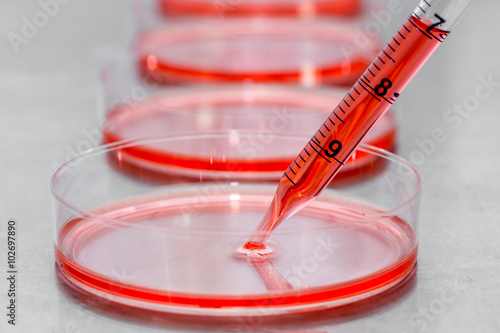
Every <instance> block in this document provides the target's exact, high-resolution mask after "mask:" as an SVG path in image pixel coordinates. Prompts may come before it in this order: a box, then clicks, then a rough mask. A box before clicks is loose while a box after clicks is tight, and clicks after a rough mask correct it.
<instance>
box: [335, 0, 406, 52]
mask: <svg viewBox="0 0 500 333" xmlns="http://www.w3.org/2000/svg"><path fill="white" fill-rule="evenodd" d="M402 11H403V6H402V5H401V0H389V1H387V7H386V8H384V9H381V10H378V11H376V10H373V9H372V10H371V11H370V13H369V14H370V15H369V17H370V18H369V19H367V20H366V21H365V22H364V23H362V24H361V25H360V26H358V27H356V28H355V29H354V30H355V32H354V39H353V42H354V44H353V45H351V44H347V43H341V44H340V49H341V51H342V53H343V55H344V57H346V58H348V59H349V58H352V56H353V54H356V53H359V52H360V51H361V50H367V49H371V45H373V39H374V38H379V37H380V34H381V33H382V31H383V29H384V28H386V27H388V26H389V24H390V23H391V22H392V20H393V18H394V16H396V17H398V16H397V15H398V14H400V13H401V12H402ZM398 18H399V17H398Z"/></svg>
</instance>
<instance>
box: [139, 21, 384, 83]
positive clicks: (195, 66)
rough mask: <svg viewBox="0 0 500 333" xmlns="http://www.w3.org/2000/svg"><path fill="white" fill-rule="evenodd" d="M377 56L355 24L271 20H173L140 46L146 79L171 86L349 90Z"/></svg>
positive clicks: (146, 35) (376, 46)
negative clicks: (231, 84) (289, 85)
mask: <svg viewBox="0 0 500 333" xmlns="http://www.w3.org/2000/svg"><path fill="white" fill-rule="evenodd" d="M379 50H380V42H379V40H378V38H376V37H375V38H366V36H365V35H364V34H363V32H362V31H361V30H360V29H359V28H358V27H357V25H356V22H351V21H348V20H325V19H315V20H299V19H289V18H271V17H259V18H224V20H220V19H184V20H173V21H171V22H170V23H166V24H162V25H160V26H158V27H156V28H152V29H149V30H144V31H143V32H141V33H140V34H139V36H138V38H137V42H136V45H135V53H136V55H137V57H138V59H139V60H138V62H139V68H140V69H141V70H142V72H143V74H144V75H145V76H148V77H150V78H152V79H154V80H157V81H158V82H162V83H169V84H180V83H228V82H254V83H293V84H300V85H305V86H313V85H319V84H329V85H351V84H353V83H354V82H355V80H357V79H358V78H359V77H360V75H361V74H362V73H363V71H364V70H365V69H366V67H368V65H369V64H370V63H371V61H372V60H373V58H374V57H375V56H376V54H377V53H378V51H379Z"/></svg>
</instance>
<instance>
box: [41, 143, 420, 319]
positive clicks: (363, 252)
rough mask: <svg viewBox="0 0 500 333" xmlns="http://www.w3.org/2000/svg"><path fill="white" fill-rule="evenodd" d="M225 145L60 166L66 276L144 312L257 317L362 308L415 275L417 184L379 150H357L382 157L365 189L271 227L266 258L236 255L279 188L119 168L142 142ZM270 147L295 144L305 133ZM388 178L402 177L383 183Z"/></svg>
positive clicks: (225, 177)
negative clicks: (153, 148)
mask: <svg viewBox="0 0 500 333" xmlns="http://www.w3.org/2000/svg"><path fill="white" fill-rule="evenodd" d="M246 137H247V138H252V137H253V138H255V137H256V134H247V135H246ZM231 139H232V137H231V135H229V134H210V135H193V136H185V137H170V138H163V139H157V140H155V141H154V142H151V141H150V142H129V143H123V142H122V143H116V144H112V145H107V146H104V147H100V148H96V149H95V150H93V151H90V152H87V153H84V154H83V155H82V156H80V157H77V158H76V159H73V160H72V161H70V162H68V163H67V164H65V165H63V166H62V167H61V168H60V169H59V170H58V171H56V173H55V174H54V176H53V178H52V182H51V186H52V191H53V194H54V196H55V199H56V200H55V202H56V239H55V251H56V260H57V263H58V266H59V267H60V270H61V272H62V274H63V275H64V276H65V279H66V281H67V282H68V283H70V284H71V285H73V286H76V287H77V288H80V289H81V290H84V291H85V292H87V293H91V294H93V295H95V296H97V297H105V298H106V299H108V300H112V301H114V302H118V303H121V304H125V305H129V306H135V307H140V308H143V309H147V310H155V311H164V312H169V313H182V314H194V315H202V316H232V315H235V316H239V315H250V316H251V315H259V316H260V315H264V316H265V315H276V314H293V313H304V312H307V311H315V310H318V309H326V308H333V307H338V306H341V305H345V304H349V303H354V302H358V301H360V300H363V299H366V298H368V297H373V296H374V295H377V294H380V293H382V292H384V291H386V290H388V289H391V288H393V287H395V286H396V285H398V283H399V282H401V281H403V280H404V279H405V277H406V276H407V275H408V274H409V273H410V272H411V271H412V269H413V267H414V265H415V263H416V258H417V233H416V230H417V223H418V204H419V196H420V191H421V180H420V177H419V175H418V173H417V172H416V171H415V170H414V169H413V168H412V167H411V166H410V165H408V164H407V163H406V162H405V161H403V160H401V159H400V158H398V157H397V156H395V155H392V154H390V153H388V152H385V151H383V150H379V149H376V148H373V147H369V146H362V147H361V148H359V151H360V152H362V153H364V154H370V155H375V156H376V158H379V159H383V160H384V161H385V163H383V165H384V167H383V168H382V169H380V168H377V169H375V168H374V169H369V168H365V169H364V170H363V174H360V175H359V176H360V177H361V178H362V179H363V181H362V182H356V183H352V184H343V185H339V186H337V187H336V188H333V187H329V188H327V189H326V190H325V191H324V192H323V193H322V194H321V195H320V196H319V197H318V199H317V200H315V201H314V202H313V203H312V204H311V205H310V206H308V207H307V208H306V209H304V210H302V211H301V212H299V213H297V214H296V215H295V216H293V217H292V218H290V219H289V220H287V221H285V222H284V223H283V224H281V225H280V226H279V228H278V229H277V230H276V231H275V232H274V233H273V235H272V236H271V238H270V240H269V243H268V245H269V246H270V247H271V248H272V249H273V256H269V257H266V258H263V259H262V260H259V259H255V258H252V259H248V260H247V259H244V258H242V257H241V256H239V255H238V249H239V248H240V247H241V245H242V244H244V243H245V241H246V240H247V239H248V237H249V235H250V234H251V233H252V232H253V230H254V229H255V227H256V225H257V224H258V223H259V222H260V219H261V217H262V216H263V214H264V212H265V210H266V209H267V207H268V205H269V204H270V202H271V199H272V197H273V195H274V192H275V190H276V182H275V181H274V182H273V181H262V180H259V179H257V178H255V179H251V178H247V179H242V178H241V177H240V175H239V174H238V168H237V167H236V169H235V171H234V172H225V171H222V172H221V171H220V170H219V169H213V170H210V169H208V170H201V169H198V170H195V168H191V169H190V170H189V172H188V173H185V174H184V175H183V174H182V173H179V172H178V171H179V170H181V169H185V168H186V166H184V165H178V167H177V170H176V171H175V172H173V173H172V175H171V177H170V179H169V180H168V181H164V182H162V183H152V182H144V181H140V179H138V178H136V177H135V178H134V177H128V176H127V175H126V173H123V172H122V170H121V167H122V163H121V161H122V160H121V158H122V156H123V154H124V153H125V152H126V151H127V150H130V149H134V148H135V147H137V146H138V145H142V146H150V145H152V144H158V143H161V144H162V145H163V146H167V145H172V146H176V147H179V146H181V147H188V146H193V147H195V146H197V147H203V148H202V149H204V150H208V151H211V152H212V154H220V155H224V154H225V151H226V149H228V148H229V150H230V147H229V146H230V145H231ZM276 140H279V141H280V142H282V143H283V142H286V141H289V143H288V144H287V146H292V145H291V144H290V142H292V141H298V142H304V140H305V141H307V138H297V137H295V138H294V137H281V136H276ZM187 142H190V143H189V144H188V143H187ZM202 142H204V144H202ZM356 155H359V154H355V156H356ZM110 162H112V163H110ZM136 167H137V168H140V167H141V164H137V165H136ZM125 168H126V166H125ZM391 177H392V178H391ZM394 177H397V179H398V181H396V182H394V181H388V179H389V180H390V179H394ZM256 309H257V310H258V312H255V310H256Z"/></svg>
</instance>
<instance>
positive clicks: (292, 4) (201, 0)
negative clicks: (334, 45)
mask: <svg viewBox="0 0 500 333" xmlns="http://www.w3.org/2000/svg"><path fill="white" fill-rule="evenodd" d="M158 5H159V7H160V10H161V11H162V13H163V14H165V15H167V16H177V15H197V16H199V15H203V16H218V17H224V16H246V15H269V16H281V15H286V16H307V17H309V16H314V15H348V16H350V15H356V14H359V13H360V11H361V9H362V3H361V0H312V1H307V2H304V1H296V0H295V1H294V0H288V1H268V0H261V1H248V0H247V1H233V2H231V1H220V2H217V1H214V0H183V1H178V0H159V3H158Z"/></svg>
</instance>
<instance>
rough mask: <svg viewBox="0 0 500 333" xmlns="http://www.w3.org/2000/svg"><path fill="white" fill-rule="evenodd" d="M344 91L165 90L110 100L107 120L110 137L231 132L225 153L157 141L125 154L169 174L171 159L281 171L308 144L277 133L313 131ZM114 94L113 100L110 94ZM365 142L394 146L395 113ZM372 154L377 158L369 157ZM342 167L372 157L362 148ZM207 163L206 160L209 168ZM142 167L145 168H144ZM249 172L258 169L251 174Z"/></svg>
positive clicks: (113, 139)
mask: <svg viewBox="0 0 500 333" xmlns="http://www.w3.org/2000/svg"><path fill="white" fill-rule="evenodd" d="M343 96H344V91H343V90H338V89H331V88H330V89H326V88H314V89H305V88H300V87H291V86H281V87H279V86H268V85H265V86H259V85H246V86H243V85H230V86H226V85H221V86H218V85H217V86H211V87H206V86H203V87H192V86H190V87H180V88H179V87H177V88H168V89H164V90H162V91H161V92H158V93H156V94H154V95H152V96H149V97H147V98H145V99H143V100H141V101H139V102H137V103H132V104H120V105H117V106H110V110H109V111H108V112H107V114H106V117H105V122H104V124H103V127H102V130H103V138H104V142H105V143H112V142H118V141H122V140H131V139H137V138H145V137H160V136H165V135H172V134H175V133H177V134H179V133H189V134H191V133H200V132H201V133H220V132H228V133H232V134H233V135H234V138H233V141H234V142H233V148H232V149H231V150H229V149H227V150H226V151H225V155H224V156H213V155H203V154H202V153H200V152H198V151H197V150H196V149H195V147H185V146H184V144H183V145H180V146H176V147H172V146H170V145H169V146H164V145H161V144H155V145H154V146H144V145H141V146H138V147H136V149H130V150H128V152H127V153H124V154H123V155H122V160H123V161H124V162H126V161H128V162H129V163H132V164H134V162H133V160H135V159H138V158H139V159H141V163H143V164H144V163H145V161H149V162H150V166H151V170H152V171H153V170H154V171H156V172H163V171H165V172H168V171H169V170H168V169H169V168H170V167H171V165H172V163H179V161H181V160H182V161H185V163H187V164H198V165H199V166H200V168H202V169H207V168H219V169H220V170H226V171H227V170H228V168H231V167H233V164H234V163H237V164H238V166H239V168H240V169H242V170H244V171H246V172H247V173H252V172H259V173H260V176H261V177H263V178H273V177H280V176H281V174H282V172H283V170H285V169H286V168H287V167H288V165H289V164H290V163H291V161H292V160H293V159H294V158H295V156H296V154H297V152H298V151H300V150H301V149H302V148H303V145H305V142H304V143H299V142H297V141H294V142H293V144H292V145H291V146H286V145H284V143H283V142H280V143H278V142H275V143H274V144H273V143H272V140H271V139H272V137H273V136H274V135H277V134H291V135H295V133H301V134H303V135H313V134H314V133H315V132H316V130H317V129H318V128H319V127H320V126H321V124H322V123H323V121H324V119H325V118H326V117H328V115H329V114H330V112H331V110H332V108H333V107H334V106H335V105H337V104H338V103H339V101H340V100H341V99H342V97H343ZM110 99H112V98H110ZM247 132H257V133H258V136H257V137H256V139H255V140H253V141H252V140H250V141H249V140H242V139H241V138H240V137H238V134H239V133H247ZM364 142H365V143H367V144H370V145H373V146H376V147H379V148H382V149H385V150H392V149H394V148H395V145H396V124H395V117H394V115H393V113H392V112H391V111H389V112H388V113H386V115H384V116H383V117H382V118H381V119H380V120H379V122H378V123H377V125H376V126H375V127H374V128H373V129H372V130H371V131H370V133H369V134H368V135H367V136H366V137H365V140H364ZM371 157H373V156H371ZM355 161H356V163H354V162H353V160H351V161H350V162H349V163H348V164H347V165H346V167H345V168H343V169H342V171H341V172H342V173H343V174H344V175H345V174H347V173H348V172H350V171H352V169H353V168H361V167H363V166H366V165H367V164H369V163H372V162H374V160H373V159H370V155H368V154H361V155H360V156H358V158H357V159H356V160H355ZM204 165H205V166H204ZM144 168H145V167H144ZM250 176H251V177H254V176H255V175H253V174H251V175H250Z"/></svg>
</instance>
